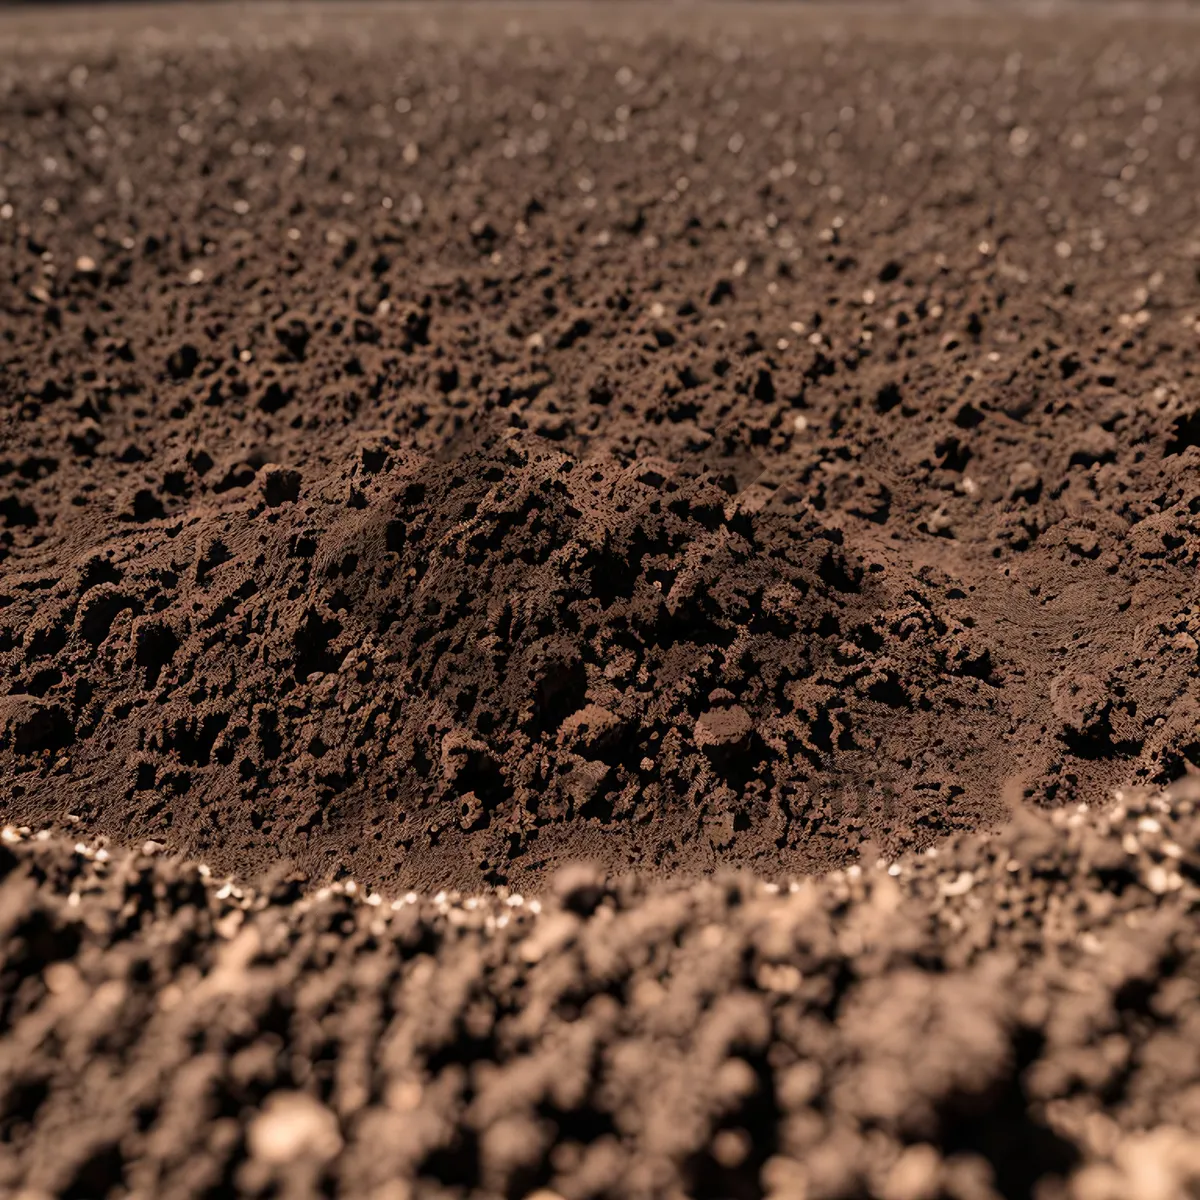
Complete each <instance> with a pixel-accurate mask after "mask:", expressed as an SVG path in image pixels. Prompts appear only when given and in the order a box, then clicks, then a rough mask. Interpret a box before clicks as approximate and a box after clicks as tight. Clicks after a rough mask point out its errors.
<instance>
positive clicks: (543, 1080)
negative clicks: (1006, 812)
mask: <svg viewBox="0 0 1200 1200" xmlns="http://www.w3.org/2000/svg"><path fill="white" fill-rule="evenodd" d="M1198 806H1200V787H1197V786H1195V784H1194V783H1192V784H1189V785H1187V786H1185V787H1183V788H1181V789H1178V790H1177V791H1176V793H1175V794H1174V795H1171V796H1169V797H1130V798H1128V799H1126V800H1125V801H1124V802H1123V803H1122V804H1121V805H1120V806H1119V807H1116V808H1113V809H1110V810H1108V811H1107V812H1104V813H1102V814H1098V815H1097V814H1095V813H1081V812H1076V811H1074V810H1064V809H1058V810H1056V811H1055V812H1054V813H1053V815H1052V816H1045V815H1035V813H1034V811H1033V810H1027V811H1026V812H1025V813H1024V814H1023V815H1021V816H1020V817H1019V818H1018V819H1017V820H1016V821H1015V822H1014V823H1013V824H1011V825H1010V826H1008V827H1007V828H1006V829H1005V830H1004V831H1003V832H1002V833H1000V834H999V835H996V836H993V837H990V838H981V839H979V840H968V841H961V842H956V843H952V844H950V845H946V846H943V847H941V848H940V849H939V850H937V851H935V853H934V856H932V857H931V856H929V855H921V856H919V857H916V858H913V859H906V860H904V861H903V862H899V863H894V864H891V865H890V866H889V865H888V864H886V863H883V862H869V863H864V864H863V865H862V866H855V867H852V868H850V869H848V870H846V871H840V872H837V873H834V874H832V875H826V876H824V877H820V878H814V877H808V878H805V879H803V880H801V881H797V882H794V883H792V884H790V885H786V884H785V885H783V886H780V887H774V886H772V885H770V884H764V883H763V882H762V881H761V880H756V879H754V878H752V877H749V876H740V877H739V876H728V877H724V878H716V879H714V880H712V881H710V882H703V883H695V884H692V885H690V886H688V887H679V886H675V887H672V886H670V885H661V886H655V887H653V888H651V889H649V890H647V889H646V888H645V887H644V885H639V884H638V883H636V882H622V881H606V880H605V879H604V877H603V875H602V873H600V872H598V871H594V870H592V871H589V870H588V869H586V868H582V867H579V866H576V867H573V868H565V869H564V870H563V871H562V872H560V873H559V874H558V875H557V876H556V877H555V878H554V879H553V881H552V883H551V885H550V887H549V888H548V889H547V890H546V892H545V893H544V894H543V896H542V897H541V899H540V900H536V901H535V900H532V899H530V898H528V897H523V896H521V895H519V894H509V893H507V892H505V891H498V892H497V893H495V894H493V895H491V896H490V897H488V898H486V899H479V898H477V897H463V896H462V895H460V894H458V893H454V894H448V895H447V894H441V895H438V896H429V895H425V896H416V895H411V896H400V897H397V898H395V899H394V900H393V899H389V898H387V897H383V896H381V895H380V894H379V893H374V892H368V891H366V890H365V889H360V888H357V887H350V886H349V885H347V884H336V885H334V886H333V888H327V889H324V890H322V891H320V892H317V893H315V894H310V895H309V896H307V897H306V898H302V899H297V898H296V896H295V885H294V883H290V882H289V881H288V880H286V879H283V878H280V879H277V880H276V881H275V882H274V883H273V884H272V885H271V886H270V888H269V890H263V891H258V892H254V891H249V890H246V889H243V888H241V887H239V886H237V885H235V884H233V883H231V882H229V881H223V880H218V879H215V878H213V877H212V876H211V874H205V873H204V871H201V870H200V869H199V868H198V867H196V866H195V865H194V864H187V863H183V862H180V861H177V860H172V859H169V858H167V857H165V856H164V855H163V854H162V853H161V852H160V850H159V849H158V848H156V847H154V846H151V847H149V848H148V849H149V851H150V852H149V853H147V852H145V851H141V852H138V853H134V854H124V853H120V852H117V851H98V850H97V849H96V848H95V847H94V846H89V845H87V844H83V843H81V844H79V845H78V846H75V847H72V845H71V844H70V842H67V841H63V840H61V839H58V838H55V837H49V838H48V839H47V840H45V841H39V840H38V839H37V838H36V837H32V838H31V837H29V836H27V835H23V834H22V833H21V832H20V831H17V830H11V829H10V830H6V831H5V838H4V841H3V843H0V875H2V876H3V879H2V881H0V1128H2V1129H3V1132H4V1136H3V1137H2V1138H0V1189H9V1190H7V1191H6V1192H5V1193H4V1194H6V1195H10V1196H11V1195H13V1194H14V1192H15V1193H16V1194H19V1195H20V1196H21V1197H22V1200H48V1198H49V1197H56V1196H69V1197H89V1198H90V1197H139V1198H141V1197H146V1198H151V1197H153V1198H155V1200H177V1198H178V1200H183V1198H184V1197H187V1198H192V1197H208V1198H215V1197H224V1196H235V1195H237V1196H246V1197H256V1198H257V1197H263V1198H265V1197H280V1198H296V1200H300V1198H305V1200H307V1198H308V1197H316V1196H339V1197H342V1196H344V1197H353V1198H355V1200H406V1198H414V1200H426V1198H428V1200H450V1198H451V1197H464V1198H466V1197H472V1198H474V1200H492V1198H498V1200H499V1198H503V1200H508V1198H515V1200H521V1198H522V1197H533V1196H536V1197H538V1200H554V1198H555V1197H560V1198H562V1200H586V1198H590V1197H612V1198H613V1200H617V1198H620V1200H643V1198H644V1200H657V1198H659V1197H679V1198H680V1200H682V1198H684V1197H689V1198H705V1200H736V1198H740V1197H762V1196H766V1197H775V1198H778V1200H800V1198H807V1200H852V1198H856V1197H863V1198H865V1197H878V1198H879V1200H1000V1198H1004V1200H1026V1198H1028V1197H1038V1198H1040V1200H1186V1198H1187V1197H1191V1196H1195V1195H1196V1191H1195V1189H1196V1188H1197V1187H1198V1186H1200V1084H1198V1082H1197V1081H1198V1080H1200V936H1198V933H1197V930H1198V929H1200V924H1198V923H1197V918H1198V916H1200V814H1198V812H1197V808H1198Z"/></svg>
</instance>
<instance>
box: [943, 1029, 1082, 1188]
mask: <svg viewBox="0 0 1200 1200" xmlns="http://www.w3.org/2000/svg"><path fill="white" fill-rule="evenodd" d="M1043 1043H1044V1038H1043V1036H1042V1034H1041V1032H1040V1031H1038V1030H1035V1029H1022V1030H1020V1031H1019V1032H1018V1033H1017V1036H1016V1038H1015V1042H1014V1047H1013V1050H1014V1053H1013V1058H1014V1062H1013V1069H1012V1071H1011V1073H1010V1074H1009V1076H1008V1078H1007V1079H1006V1080H1005V1081H1003V1082H1002V1083H1000V1084H999V1085H998V1086H997V1088H996V1089H995V1090H994V1091H992V1092H989V1093H988V1094H987V1095H986V1096H981V1097H970V1098H967V1097H955V1098H952V1099H951V1100H949V1101H948V1102H947V1104H946V1106H945V1108H944V1109H943V1110H942V1111H941V1113H940V1118H941V1122H942V1139H941V1140H942V1146H943V1148H944V1153H945V1154H946V1156H947V1157H949V1156H950V1155H952V1154H956V1153H973V1154H979V1155H981V1156H982V1157H984V1158H986V1159H987V1160H988V1162H989V1163H991V1166H992V1170H993V1172H994V1174H995V1181H996V1190H997V1191H998V1192H999V1193H1000V1195H1001V1196H1003V1197H1004V1198H1005V1200H1028V1198H1029V1197H1030V1196H1032V1195H1033V1194H1034V1186H1035V1185H1036V1184H1038V1182H1039V1181H1044V1178H1045V1177H1046V1176H1050V1175H1057V1176H1060V1177H1065V1176H1067V1175H1068V1174H1069V1173H1070V1172H1071V1171H1072V1170H1073V1169H1074V1168H1075V1167H1076V1166H1078V1164H1079V1161H1080V1155H1079V1151H1078V1149H1077V1148H1076V1147H1075V1146H1074V1145H1072V1144H1071V1143H1070V1142H1068V1141H1066V1140H1065V1139H1064V1138H1061V1137H1059V1136H1058V1134H1056V1133H1055V1132H1054V1131H1053V1130H1051V1129H1049V1128H1047V1127H1046V1126H1045V1125H1043V1124H1042V1123H1041V1122H1040V1121H1038V1120H1036V1119H1035V1118H1034V1117H1033V1115H1032V1114H1031V1113H1030V1111H1029V1099H1028V1097H1027V1096H1026V1095H1025V1089H1024V1087H1023V1086H1022V1084H1021V1078H1022V1076H1023V1074H1024V1073H1025V1071H1026V1070H1027V1069H1028V1068H1029V1067H1030V1066H1032V1065H1033V1063H1035V1062H1036V1061H1037V1060H1038V1058H1039V1057H1040V1056H1041V1052H1042V1047H1043Z"/></svg>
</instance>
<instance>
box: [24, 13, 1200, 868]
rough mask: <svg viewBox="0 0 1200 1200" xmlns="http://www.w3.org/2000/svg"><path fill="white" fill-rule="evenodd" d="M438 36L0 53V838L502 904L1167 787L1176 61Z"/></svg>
mask: <svg viewBox="0 0 1200 1200" xmlns="http://www.w3.org/2000/svg"><path fill="white" fill-rule="evenodd" d="M456 12H458V10H439V13H440V14H441V15H433V16H431V15H429V14H428V13H422V12H421V11H417V12H416V13H399V12H392V13H390V14H389V13H386V12H381V11H379V10H376V11H375V12H374V14H373V15H367V16H363V17H361V18H359V19H357V20H346V21H344V22H338V23H337V24H338V26H339V28H334V24H335V22H333V21H332V20H331V19H327V18H322V17H321V16H320V14H319V13H312V14H309V15H308V16H302V17H296V18H287V19H284V18H280V17H278V16H271V15H269V14H268V15H264V16H263V17H261V18H259V19H257V22H256V23H251V24H250V25H248V26H239V25H238V24H237V19H236V18H235V17H234V16H229V17H227V18H226V20H227V22H228V36H226V34H225V33H221V32H213V31H212V29H211V28H209V29H208V30H207V31H204V32H202V30H201V29H200V28H197V29H195V30H192V29H191V27H190V26H189V25H188V19H189V18H188V17H187V15H186V10H184V15H183V16H181V17H180V18H179V19H178V20H177V21H176V22H174V27H173V31H170V32H164V33H161V34H159V35H153V36H152V35H150V34H147V33H145V32H142V33H136V32H130V31H126V32H122V33H121V34H120V35H112V36H108V37H105V36H103V35H100V34H89V35H86V36H85V35H83V34H81V35H79V36H78V37H77V38H76V39H75V41H74V42H67V43H65V46H66V48H65V49H63V48H61V43H60V42H58V41H56V40H54V39H52V38H51V39H45V38H44V39H43V40H42V41H41V42H39V41H38V40H37V38H36V37H33V39H32V40H31V41H30V40H26V41H22V40H21V38H20V37H19V36H18V35H17V34H16V33H12V34H10V36H9V39H8V41H7V42H6V49H5V50H4V54H3V58H2V59H0V127H2V129H3V133H2V135H0V136H2V137H3V174H2V179H0V187H2V188H3V195H2V197H0V203H2V204H3V205H4V207H3V208H2V209H0V212H2V213H3V214H4V216H3V220H0V310H2V311H3V313H4V321H3V326H2V329H0V361H2V362H3V373H2V374H0V388H2V389H3V401H4V403H3V414H2V419H3V421H4V432H3V454H2V455H0V471H2V472H3V473H2V475H0V519H2V522H3V529H2V530H0V673H2V676H3V683H4V688H5V691H6V692H7V695H6V696H4V697H3V698H0V705H2V717H3V728H4V732H5V738H4V741H3V743H0V766H2V769H3V775H2V778H3V783H2V784H0V815H3V816H4V817H5V818H6V819H9V820H15V821H35V822H41V821H45V820H52V819H53V820H57V821H59V822H60V823H61V822H62V821H63V820H64V819H65V818H66V817H67V815H68V814H72V815H73V816H75V817H78V818H80V824H81V826H82V828H83V829H85V830H88V831H92V832H98V833H106V834H113V835H116V834H120V835H121V836H122V837H123V838H125V839H126V840H128V839H138V840H140V839H142V838H147V837H151V838H154V839H156V840H160V841H162V842H163V843H164V844H166V845H168V846H170V847H171V848H172V849H178V850H181V851H184V852H186V853H189V854H192V855H197V856H203V857H204V858H206V859H207V860H208V861H210V862H211V863H212V864H213V865H214V866H217V867H219V868H220V869H222V870H231V871H236V872H241V873H246V872H249V871H252V870H256V869H261V868H264V867H266V866H267V865H269V864H270V863H271V862H273V861H275V860H276V859H277V858H278V857H279V856H280V855H281V854H284V855H287V856H288V857H290V859H291V860H292V861H293V862H294V863H295V865H296V866H298V867H299V868H301V869H304V870H305V871H307V872H309V873H310V874H311V875H312V876H313V877H314V878H318V879H319V878H327V877H328V876H329V875H330V874H332V873H336V872H337V871H339V870H341V871H349V872H351V873H353V874H354V875H355V876H356V877H357V878H359V879H362V880H369V881H373V882H376V883H388V882H390V883H392V884H394V885H396V886H401V887H407V886H411V885H413V884H416V883H422V884H425V885H428V886H442V885H453V886H463V887H466V886H479V885H481V884H484V883H492V884H496V883H500V882H505V881H507V882H511V883H514V884H516V885H518V886H528V885H530V884H531V883H533V882H536V881H537V880H538V879H541V878H542V877H543V876H544V875H545V873H546V872H547V871H548V870H550V869H552V868H553V866H554V864H555V863H556V862H558V861H561V859H562V858H563V857H564V856H571V855H576V854H587V855H591V856H593V857H600V858H603V859H604V860H606V861H607V862H609V863H610V864H612V865H614V866H618V867H623V866H626V865H630V864H636V865H638V866H641V867H643V868H645V869H648V870H651V871H656V872H658V873H660V874H667V873H670V872H675V871H679V870H683V871H686V872H689V873H698V872H703V871H706V870H710V869H712V868H713V867H714V866H716V865H718V864H720V863H724V864H740V865H747V866H752V867H754V868H756V869H758V870H760V871H766V872H771V871H778V870H785V871H796V870H803V869H807V868H813V867H820V866H822V865H829V864H836V863H837V862H839V861H844V858H845V855H846V854H847V853H848V852H851V851H852V849H853V847H854V845H855V844H856V843H857V842H858V841H860V840H861V839H862V838H863V837H864V836H865V837H869V838H871V839H874V840H875V841H877V842H879V843H880V844H881V845H885V846H887V847H889V848H896V847H899V846H900V845H903V844H915V845H918V846H919V845H922V844H926V843H928V842H930V841H931V840H932V839H934V838H935V837H936V836H938V835H941V834H944V833H946V832H948V831H952V830H954V829H961V828H970V827H975V826H978V825H979V824H980V823H981V822H986V821H987V820H989V819H991V817H992V816H993V815H994V814H995V813H996V812H997V811H1000V810H1001V808H1002V802H1003V801H1004V800H1005V798H1006V797H1008V796H1010V795H1016V796H1020V795H1021V794H1025V795H1026V796H1028V797H1030V798H1032V799H1033V800H1035V801H1046V802H1050V803H1062V802H1064V801H1071V800H1078V799H1081V798H1089V799H1094V798H1096V797H1100V796H1103V795H1106V794H1107V792H1108V790H1109V789H1110V788H1111V787H1112V786H1114V785H1119V784H1124V783H1144V784H1147V785H1150V784H1158V785H1161V784H1163V783H1166V782H1169V781H1170V780H1171V779H1172V778H1175V777H1177V776H1178V775H1180V774H1182V773H1183V771H1184V770H1185V762H1186V761H1187V760H1188V759H1189V757H1190V758H1193V759H1194V758H1195V757H1196V756H1197V742H1198V740H1200V739H1198V735H1197V731H1196V726H1197V719H1198V714H1200V709H1198V707H1197V700H1196V693H1197V686H1198V683H1200V666H1198V652H1197V641H1196V638H1197V630H1198V625H1200V612H1198V610H1197V608H1196V605H1195V603H1194V601H1195V594H1196V588H1195V572H1196V567H1197V562H1198V556H1200V539H1198V538H1197V533H1196V518H1197V511H1198V509H1200V497H1198V496H1197V489H1196V469H1197V464H1198V462H1200V459H1198V458H1197V455H1198V454H1200V450H1198V449H1197V445H1196V443H1197V441H1198V440H1200V410H1198V409H1197V399H1196V394H1195V390H1194V384H1193V378H1194V372H1195V370H1196V365H1195V364H1196V356H1197V350H1198V349H1200V335H1198V333H1197V328H1196V313H1197V310H1200V281H1198V279H1197V269H1198V263H1200V218H1198V214H1197V196H1198V195H1200V172H1198V171H1197V163H1198V162H1200V159H1198V158H1197V157H1196V154H1195V149H1196V135H1197V132H1198V129H1200V120H1198V118H1197V109H1196V105H1195V103H1194V98H1195V95H1196V92H1197V87H1198V86H1200V78H1198V73H1200V67H1198V66H1197V61H1198V60H1197V58H1196V55H1195V54H1194V52H1193V51H1194V46H1195V36H1196V30H1195V28H1194V26H1195V21H1194V19H1189V18H1179V19H1178V20H1177V21H1170V20H1167V19H1166V18H1163V19H1161V20H1159V19H1155V20H1138V21H1135V20H1131V19H1130V18H1128V17H1126V16H1121V15H1120V14H1118V15H1115V16H1104V17H1101V18H1092V19H1089V20H1088V21H1087V22H1086V23H1083V22H1082V21H1077V20H1075V18H1073V17H1072V18H1070V19H1062V18H1056V19H1037V20H1033V19H1031V18H1022V19H1021V20H1019V21H1015V22H1014V21H1012V20H1011V19H1008V18H996V17H991V18H982V17H981V18H978V19H975V18H973V19H971V20H970V21H956V20H952V19H949V18H942V19H939V20H936V21H933V22H932V23H930V24H928V25H926V26H924V27H923V28H922V32H921V33H920V36H916V35H915V33H914V31H913V30H912V29H910V28H909V27H908V22H907V18H904V19H900V18H896V17H885V16H881V15H880V14H879V13H877V12H876V13H871V12H868V13H866V14H862V15H859V16H857V17H841V18H838V17H836V15H833V14H831V13H828V12H823V11H821V10H816V11H813V12H805V11H798V10H790V9H786V10H765V11H758V10H754V11H751V12H749V13H748V14H747V15H733V14H730V13H726V14H722V13H721V12H720V11H719V10H712V11H704V12H702V13H701V14H700V15H698V16H697V17H696V19H695V21H694V22H693V23H692V28H691V29H690V31H687V30H682V29H680V28H679V26H678V23H676V24H675V25H674V26H672V25H671V24H670V23H669V22H668V21H667V20H666V19H665V18H662V17H659V18H653V16H652V14H647V13H646V12H645V11H643V10H626V9H622V10H620V12H619V13H617V12H616V11H610V10H605V12H604V15H602V16H598V15H597V14H596V13H594V12H589V10H586V9H570V10H568V9H563V10H550V11H548V12H545V11H543V12H541V13H540V14H539V13H537V12H527V13H525V14H524V15H519V16H516V15H513V14H512V13H506V12H496V11H495V10H493V9H486V10H482V9H481V10H474V11H472V12H471V13H469V14H467V15H469V16H470V19H467V16H466V15H464V14H463V13H461V12H459V13H458V16H455V15H453V14H454V13H456ZM459 16H461V17H462V18H463V19H461V20H460V19H459ZM21 19H22V20H25V21H29V20H30V18H28V17H26V18H21ZM125 19H126V20H129V21H131V22H134V23H135V24H138V23H140V25H145V24H147V22H149V21H152V19H153V14H152V13H151V15H150V16H149V17H147V16H146V15H144V14H143V15H141V16H138V15H137V14H136V13H135V14H133V15H132V16H129V17H127V18H125ZM192 19H193V20H197V18H192ZM10 20H11V21H12V22H13V23H14V24H13V28H16V24H15V23H16V22H17V18H16V17H14V18H11V19H10ZM198 20H200V21H201V23H202V24H203V23H204V20H205V19H204V18H199V19H198ZM207 24H208V25H209V26H211V22H210V21H209V22H207ZM216 28H217V30H218V31H220V29H221V26H219V25H218V26H217V27H216ZM256 30H257V32H256ZM1167 31H1173V33H1178V35H1179V36H1177V37H1176V36H1167ZM56 46H59V47H60V48H58V49H56V48H55V47H56Z"/></svg>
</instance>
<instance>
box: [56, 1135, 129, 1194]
mask: <svg viewBox="0 0 1200 1200" xmlns="http://www.w3.org/2000/svg"><path fill="white" fill-rule="evenodd" d="M124 1177H125V1155H124V1154H122V1153H121V1147H120V1145H119V1144H118V1143H117V1142H108V1143H106V1144H104V1145H102V1146H99V1147H98V1148H97V1149H95V1150H93V1151H92V1153H91V1154H90V1155H88V1157H87V1158H86V1159H84V1161H83V1162H81V1163H80V1164H79V1166H78V1167H77V1168H76V1170H75V1174H74V1177H73V1178H72V1179H71V1182H70V1183H69V1184H67V1186H66V1187H65V1188H64V1189H63V1190H62V1192H60V1193H59V1194H60V1196H61V1197H62V1200H95V1197H97V1196H107V1195H108V1194H109V1192H111V1191H112V1190H113V1189H114V1188H116V1187H119V1186H120V1185H121V1184H122V1183H123V1182H124Z"/></svg>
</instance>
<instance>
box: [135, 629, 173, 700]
mask: <svg viewBox="0 0 1200 1200" xmlns="http://www.w3.org/2000/svg"><path fill="white" fill-rule="evenodd" d="M178 649H179V638H178V636H177V635H176V633H175V631H174V630H173V629H172V628H171V627H170V626H169V625H151V626H150V627H149V628H148V629H145V630H143V631H142V632H141V634H140V636H139V637H138V643H137V665H138V667H139V668H140V669H141V670H142V672H143V673H144V675H145V680H146V687H148V688H152V687H154V685H155V684H156V683H158V677H159V676H160V675H161V674H162V672H163V669H164V668H165V667H166V666H167V665H168V664H169V663H170V662H171V660H172V659H173V658H174V657H175V652H176V651H177V650H178Z"/></svg>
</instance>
